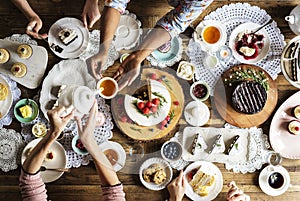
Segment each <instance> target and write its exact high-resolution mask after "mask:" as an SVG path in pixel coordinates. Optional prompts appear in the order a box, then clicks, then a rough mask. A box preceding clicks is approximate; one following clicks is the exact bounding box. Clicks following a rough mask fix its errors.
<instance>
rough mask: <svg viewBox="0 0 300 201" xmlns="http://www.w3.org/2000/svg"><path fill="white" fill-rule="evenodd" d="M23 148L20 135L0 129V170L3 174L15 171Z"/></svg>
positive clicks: (9, 130)
mask: <svg viewBox="0 0 300 201" xmlns="http://www.w3.org/2000/svg"><path fill="white" fill-rule="evenodd" d="M24 146H25V143H24V142H23V140H22V136H21V135H20V133H17V132H16V131H15V130H12V129H5V128H0V168H1V170H2V171H4V172H8V171H10V170H14V169H17V167H18V163H19V162H20V161H21V158H20V157H21V153H22V150H23V148H24Z"/></svg>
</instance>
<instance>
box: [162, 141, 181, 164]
mask: <svg viewBox="0 0 300 201" xmlns="http://www.w3.org/2000/svg"><path fill="white" fill-rule="evenodd" d="M160 154H161V156H162V158H163V159H164V160H166V161H168V162H174V161H178V160H179V159H180V158H181V156H182V146H181V144H180V143H179V142H177V141H174V140H170V141H166V142H165V143H164V144H163V145H162V147H161V151H160Z"/></svg>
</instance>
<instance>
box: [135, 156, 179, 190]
mask: <svg viewBox="0 0 300 201" xmlns="http://www.w3.org/2000/svg"><path fill="white" fill-rule="evenodd" d="M153 164H158V165H159V166H161V167H162V168H163V169H164V171H165V173H166V180H165V181H164V182H163V183H161V184H155V183H154V182H146V181H145V180H144V177H143V171H144V170H145V169H146V168H149V167H150V166H151V165H153ZM139 176H140V180H141V182H142V184H143V185H144V186H145V187H146V188H148V189H150V190H153V191H159V190H162V189H164V188H165V187H166V186H167V185H168V184H169V183H170V181H171V180H172V177H173V171H172V168H171V166H170V164H169V163H168V162H167V161H165V160H163V159H162V158H149V159H148V160H146V161H145V162H144V163H143V164H142V165H141V167H140V170H139Z"/></svg>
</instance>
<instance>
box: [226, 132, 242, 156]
mask: <svg viewBox="0 0 300 201" xmlns="http://www.w3.org/2000/svg"><path fill="white" fill-rule="evenodd" d="M240 141H241V138H240V136H239V135H236V136H234V138H233V140H232V142H231V144H230V146H229V148H228V150H227V154H228V155H232V156H235V155H238V154H240V153H241V152H242V151H243V147H242V146H241V145H240V144H241V143H240Z"/></svg>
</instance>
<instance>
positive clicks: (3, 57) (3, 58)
mask: <svg viewBox="0 0 300 201" xmlns="http://www.w3.org/2000/svg"><path fill="white" fill-rule="evenodd" d="M9 57H10V56H9V52H8V51H7V50H6V49H4V48H0V64H4V63H6V62H7V61H8V60H9Z"/></svg>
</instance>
